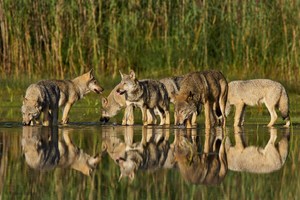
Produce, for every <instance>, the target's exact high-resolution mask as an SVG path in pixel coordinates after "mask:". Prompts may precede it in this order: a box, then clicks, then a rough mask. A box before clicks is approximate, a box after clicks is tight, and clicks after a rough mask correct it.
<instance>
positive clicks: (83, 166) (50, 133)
mask: <svg viewBox="0 0 300 200" xmlns="http://www.w3.org/2000/svg"><path fill="white" fill-rule="evenodd" d="M21 144H22V151H23V153H24V156H25V161H26V163H27V164H28V165H29V166H30V167H31V168H33V169H36V170H41V171H46V170H53V169H54V168H56V167H60V168H68V167H70V168H72V169H75V170H77V171H80V172H81V173H83V174H85V175H88V176H89V175H91V173H92V172H93V170H94V169H95V168H96V166H97V165H98V163H99V162H100V160H101V155H96V156H94V157H92V156H90V155H89V154H87V153H85V152H84V151H83V150H82V149H80V148H78V147H77V146H75V145H74V144H73V142H72V140H71V138H70V136H69V131H68V130H63V133H62V138H60V139H59V134H58V126H53V127H52V126H51V127H38V126H24V127H23V133H22V140H21Z"/></svg>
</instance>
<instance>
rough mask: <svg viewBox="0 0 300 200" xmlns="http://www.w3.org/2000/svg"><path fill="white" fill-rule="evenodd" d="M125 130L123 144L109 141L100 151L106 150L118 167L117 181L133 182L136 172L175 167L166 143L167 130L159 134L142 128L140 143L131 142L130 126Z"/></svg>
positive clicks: (157, 131)
mask: <svg viewBox="0 0 300 200" xmlns="http://www.w3.org/2000/svg"><path fill="white" fill-rule="evenodd" d="M125 130H126V133H125V134H124V137H125V142H121V141H116V139H111V140H106V141H105V142H104V143H102V149H103V150H106V151H107V152H108V154H109V155H110V157H111V158H112V159H113V160H114V162H115V163H116V164H117V165H118V166H119V167H120V171H121V175H120V178H119V180H121V179H122V178H123V177H128V178H129V179H130V180H131V181H133V180H134V178H135V174H136V172H137V171H138V170H148V171H154V170H156V169H160V168H174V167H175V164H174V156H173V150H172V148H171V145H170V144H169V141H168V140H169V132H168V131H169V130H168V129H165V131H166V132H160V131H159V130H156V129H152V128H146V127H143V132H142V140H141V141H140V142H133V127H132V126H128V127H126V129H125ZM160 130H162V129H160ZM110 143H112V144H110Z"/></svg>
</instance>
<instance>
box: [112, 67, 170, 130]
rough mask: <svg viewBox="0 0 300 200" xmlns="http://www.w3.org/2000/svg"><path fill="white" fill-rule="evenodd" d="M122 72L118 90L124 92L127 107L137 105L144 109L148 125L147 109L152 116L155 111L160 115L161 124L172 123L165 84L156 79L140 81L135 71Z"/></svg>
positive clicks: (143, 116) (145, 121)
mask: <svg viewBox="0 0 300 200" xmlns="http://www.w3.org/2000/svg"><path fill="white" fill-rule="evenodd" d="M120 74H121V77H122V80H121V83H120V84H119V88H118V89H117V92H118V93H119V94H124V95H125V99H126V108H128V107H129V106H136V107H138V108H140V109H141V111H142V120H143V125H148V122H149V121H148V118H147V109H148V110H149V112H150V114H151V115H152V116H154V115H155V113H154V112H155V111H156V112H157V113H158V115H159V116H160V125H164V124H170V114H169V99H168V93H167V91H166V88H165V86H164V85H163V84H162V83H161V82H159V81H156V80H150V79H149V80H143V81H139V80H138V79H137V78H136V76H135V73H134V71H132V70H131V71H130V73H129V75H126V74H122V73H121V72H120Z"/></svg>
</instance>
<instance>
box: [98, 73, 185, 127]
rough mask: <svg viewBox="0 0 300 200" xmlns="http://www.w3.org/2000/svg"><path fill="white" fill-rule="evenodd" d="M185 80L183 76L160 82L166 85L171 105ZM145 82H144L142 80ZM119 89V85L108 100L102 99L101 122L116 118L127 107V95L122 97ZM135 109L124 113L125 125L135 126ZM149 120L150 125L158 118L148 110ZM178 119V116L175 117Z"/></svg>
mask: <svg viewBox="0 0 300 200" xmlns="http://www.w3.org/2000/svg"><path fill="white" fill-rule="evenodd" d="M182 79H183V77H182V76H174V77H167V78H163V79H160V80H159V82H161V83H162V84H164V86H165V88H166V90H167V93H168V97H169V100H170V102H171V103H173V104H174V102H175V97H174V94H175V93H177V92H178V91H179V88H180V82H181V80H182ZM140 81H143V80H140ZM118 88H119V84H118V85H117V86H116V87H115V88H114V89H113V90H112V91H111V93H110V94H109V95H108V97H107V98H105V97H103V98H102V117H101V118H100V121H102V122H107V121H108V120H109V118H111V117H114V116H115V115H117V114H118V112H119V111H120V110H121V109H123V108H125V107H126V99H125V95H120V94H119V93H117V92H116V90H117V89H118ZM132 111H133V109H132V108H127V109H126V110H125V113H124V117H123V120H122V124H123V125H133V124H134V119H133V113H132ZM147 118H148V123H149V124H150V123H151V122H153V121H154V120H155V119H153V118H156V117H155V116H152V114H151V113H150V112H149V110H147ZM175 118H176V116H175Z"/></svg>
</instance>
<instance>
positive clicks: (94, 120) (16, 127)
mask: <svg viewBox="0 0 300 200" xmlns="http://www.w3.org/2000/svg"><path fill="white" fill-rule="evenodd" d="M1 112H2V114H3V115H2V116H4V117H2V118H1V120H0V196H1V198H2V199H216V198H218V199H299V198H300V177H299V176H300V175H299V172H300V170H299V158H300V154H299V144H300V125H299V123H297V122H294V124H293V126H292V127H291V128H288V129H286V128H283V126H282V124H283V122H282V121H280V119H278V123H277V125H276V126H275V127H274V128H272V129H269V128H267V127H266V126H265V125H266V124H267V122H268V120H269V116H268V114H267V113H263V114H260V115H259V116H257V115H251V116H249V117H248V118H247V122H246V125H245V126H244V127H243V128H236V129H234V128H233V126H232V121H231V119H229V122H228V123H227V127H226V129H225V130H223V129H221V128H220V127H217V128H213V129H211V130H205V129H204V126H203V124H201V123H200V125H199V126H198V127H197V128H193V129H189V130H186V129H179V128H176V127H174V126H170V127H162V126H148V127H143V126H140V125H136V126H120V125H115V123H113V122H114V121H113V122H111V124H108V125H103V124H101V123H100V122H98V119H99V115H98V114H99V113H96V112H95V110H93V109H92V110H91V109H84V108H83V109H79V108H76V107H75V108H74V109H73V111H72V112H73V113H71V116H73V119H74V118H76V117H77V118H78V119H79V120H78V122H73V123H70V124H69V125H67V126H58V127H42V126H32V127H31V126H30V127H28V126H27V127H23V126H22V125H21V123H20V121H21V114H20V108H19V107H12V108H4V107H2V108H1ZM91 113H93V114H91ZM95 113H96V114H95ZM96 115H97V116H96ZM11 116H18V117H15V118H14V117H11ZM88 117H90V118H88ZM116 121H118V119H117V120H116ZM199 122H203V119H199Z"/></svg>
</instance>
